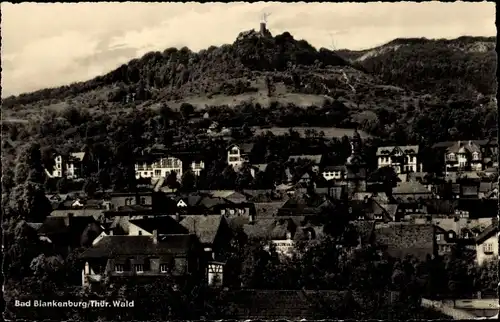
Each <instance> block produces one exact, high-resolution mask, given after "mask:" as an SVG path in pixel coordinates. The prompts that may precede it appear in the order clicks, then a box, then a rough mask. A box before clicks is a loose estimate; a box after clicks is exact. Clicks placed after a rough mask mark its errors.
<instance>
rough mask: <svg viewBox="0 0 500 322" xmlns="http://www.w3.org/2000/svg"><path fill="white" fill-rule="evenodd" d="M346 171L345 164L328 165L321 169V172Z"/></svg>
mask: <svg viewBox="0 0 500 322" xmlns="http://www.w3.org/2000/svg"><path fill="white" fill-rule="evenodd" d="M336 171H341V172H347V167H346V166H345V165H329V166H326V167H325V168H324V169H323V172H336Z"/></svg>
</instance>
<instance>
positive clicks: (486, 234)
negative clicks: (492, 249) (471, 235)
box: [476, 221, 498, 245]
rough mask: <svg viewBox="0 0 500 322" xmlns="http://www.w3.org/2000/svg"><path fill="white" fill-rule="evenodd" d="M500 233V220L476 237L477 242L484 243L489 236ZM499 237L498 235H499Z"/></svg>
mask: <svg viewBox="0 0 500 322" xmlns="http://www.w3.org/2000/svg"><path fill="white" fill-rule="evenodd" d="M496 234H498V221H496V222H493V223H492V224H491V225H490V226H488V228H486V229H485V230H484V231H483V232H482V233H481V234H479V236H477V237H476V244H478V245H479V244H482V243H483V242H484V241H485V240H487V239H488V238H490V237H492V236H494V235H496ZM497 238H498V237H497Z"/></svg>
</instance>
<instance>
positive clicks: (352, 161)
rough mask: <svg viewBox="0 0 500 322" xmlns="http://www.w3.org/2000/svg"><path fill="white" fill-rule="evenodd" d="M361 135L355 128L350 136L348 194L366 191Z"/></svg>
mask: <svg viewBox="0 0 500 322" xmlns="http://www.w3.org/2000/svg"><path fill="white" fill-rule="evenodd" d="M362 144H363V142H362V140H361V135H359V132H358V130H357V129H355V130H354V134H353V137H352V138H351V155H350V156H349V157H348V158H347V161H346V165H345V166H346V168H347V178H346V179H347V190H348V192H349V195H351V194H352V193H354V192H358V191H366V163H365V162H364V160H363V157H362V156H361V147H362Z"/></svg>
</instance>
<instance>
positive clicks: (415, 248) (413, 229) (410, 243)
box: [375, 223, 436, 260]
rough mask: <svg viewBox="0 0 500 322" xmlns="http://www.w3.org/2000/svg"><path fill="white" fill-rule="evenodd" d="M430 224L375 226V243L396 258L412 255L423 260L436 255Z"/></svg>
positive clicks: (433, 230)
mask: <svg viewBox="0 0 500 322" xmlns="http://www.w3.org/2000/svg"><path fill="white" fill-rule="evenodd" d="M434 235H435V227H434V225H432V224H410V223H387V224H377V225H376V226H375V242H376V243H377V244H379V245H381V246H383V248H384V249H385V251H386V252H387V254H389V255H390V256H393V257H396V258H404V257H405V256H406V255H413V256H415V257H417V258H420V259H423V260H425V259H426V258H427V257H428V256H431V257H433V256H435V255H436V243H435V238H434Z"/></svg>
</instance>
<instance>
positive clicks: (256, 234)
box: [243, 219, 298, 256]
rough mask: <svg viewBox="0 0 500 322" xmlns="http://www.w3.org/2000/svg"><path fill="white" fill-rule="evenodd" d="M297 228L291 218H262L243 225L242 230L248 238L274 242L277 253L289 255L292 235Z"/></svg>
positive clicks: (292, 241)
mask: <svg viewBox="0 0 500 322" xmlns="http://www.w3.org/2000/svg"><path fill="white" fill-rule="evenodd" d="M297 228H298V227H297V225H296V224H295V223H294V221H293V220H291V219H262V220H259V221H257V222H254V223H252V224H247V225H244V226H243V231H244V232H245V234H246V235H247V236H248V238H249V239H254V240H261V241H269V242H271V243H273V244H274V246H275V247H276V251H277V252H278V254H282V255H287V256H289V255H291V254H292V252H293V248H294V240H293V237H294V235H295V232H296V231H297ZM266 248H267V250H269V248H268V247H266Z"/></svg>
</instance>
